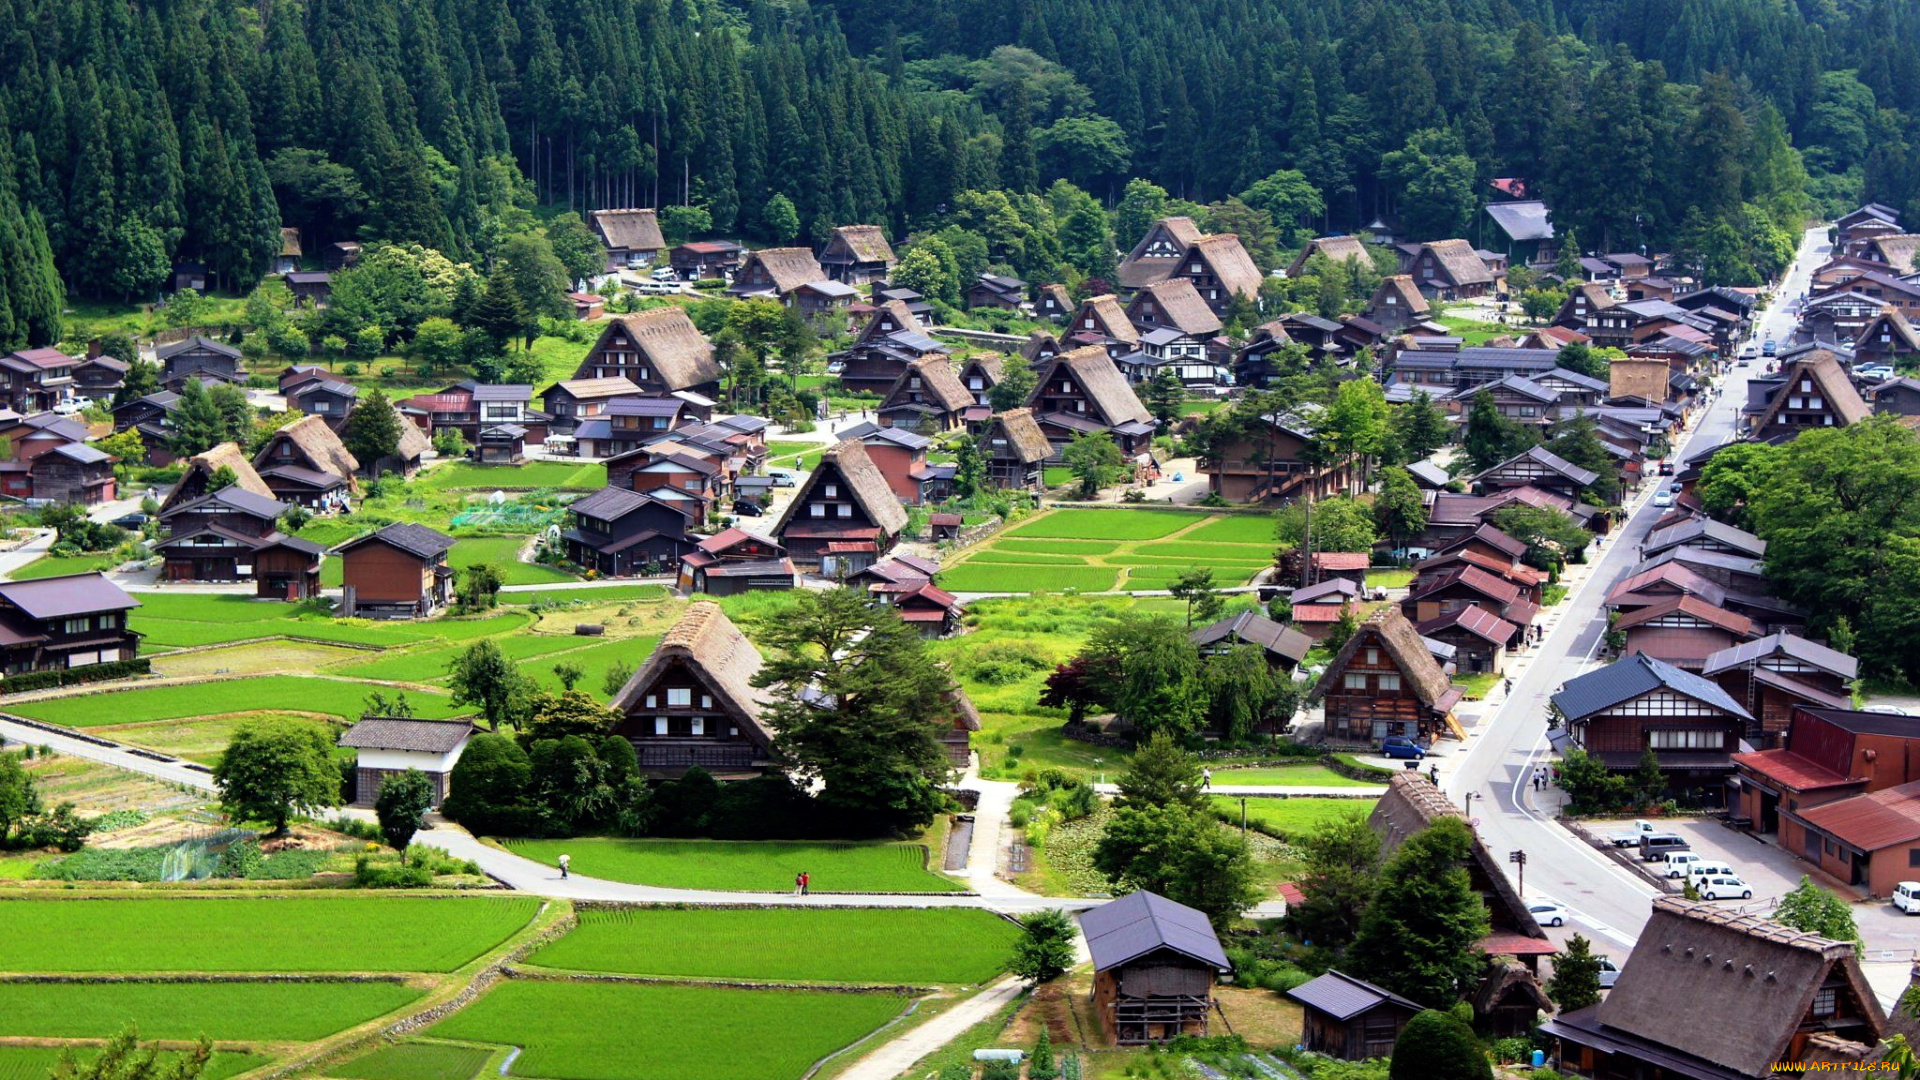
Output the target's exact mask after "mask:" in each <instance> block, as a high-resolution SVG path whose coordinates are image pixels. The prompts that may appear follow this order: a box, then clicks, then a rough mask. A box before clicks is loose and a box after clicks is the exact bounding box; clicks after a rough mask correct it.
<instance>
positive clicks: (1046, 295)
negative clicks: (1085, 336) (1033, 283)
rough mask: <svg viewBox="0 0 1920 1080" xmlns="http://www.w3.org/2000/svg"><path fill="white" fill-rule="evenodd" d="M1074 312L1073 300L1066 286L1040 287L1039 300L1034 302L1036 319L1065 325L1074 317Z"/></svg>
mask: <svg viewBox="0 0 1920 1080" xmlns="http://www.w3.org/2000/svg"><path fill="white" fill-rule="evenodd" d="M1073 311H1074V303H1073V298H1072V297H1070V296H1068V295H1067V287H1066V286H1065V285H1042V286H1040V291H1039V298H1038V299H1036V300H1035V301H1034V302H1033V314H1034V317H1035V318H1038V319H1048V320H1051V321H1053V322H1058V323H1063V322H1066V321H1067V319H1069V318H1071V317H1072V315H1073Z"/></svg>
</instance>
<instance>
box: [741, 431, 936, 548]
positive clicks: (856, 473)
mask: <svg viewBox="0 0 1920 1080" xmlns="http://www.w3.org/2000/svg"><path fill="white" fill-rule="evenodd" d="M835 474H837V475H838V476H839V477H840V482H841V483H844V484H845V485H846V486H847V491H848V493H850V494H851V495H852V496H853V501H854V502H855V503H856V504H857V505H858V506H859V507H860V509H861V510H862V511H864V512H865V513H866V516H867V519H868V520H870V521H872V522H873V523H874V524H876V525H878V526H880V528H881V529H882V530H883V531H884V532H886V533H887V534H888V535H898V534H899V533H900V531H901V530H902V529H905V528H906V527H907V508H906V507H904V506H901V505H900V500H899V498H898V497H897V496H895V495H894V493H893V489H892V488H890V487H888V486H887V478H886V477H885V476H882V475H881V474H880V467H879V466H878V465H875V464H874V463H873V459H872V458H870V457H868V456H867V448H866V447H865V446H862V445H861V444H860V440H859V439H842V440H840V442H838V443H836V444H835V445H834V446H833V447H832V448H831V449H829V450H828V451H827V452H826V453H825V454H823V455H821V457H820V464H818V465H816V466H814V469H813V471H812V472H810V473H808V474H807V479H806V482H804V483H802V484H801V485H800V489H799V490H798V491H796V492H794V493H793V501H791V502H789V503H788V504H787V509H786V512H785V513H783V514H781V515H780V523H779V524H778V525H775V526H774V529H773V534H774V535H775V536H777V537H784V536H785V535H786V530H787V526H788V525H790V524H792V523H793V521H794V519H795V518H796V517H798V512H799V510H800V508H801V507H802V506H804V505H805V504H806V501H807V496H808V495H809V494H811V493H812V491H813V489H814V486H815V485H816V484H819V483H820V482H821V478H822V477H830V476H833V475H835Z"/></svg>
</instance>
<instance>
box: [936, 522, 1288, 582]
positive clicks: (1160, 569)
mask: <svg viewBox="0 0 1920 1080" xmlns="http://www.w3.org/2000/svg"><path fill="white" fill-rule="evenodd" d="M1273 549H1274V525H1273V520H1272V519H1271V518H1269V517H1267V516H1265V515H1209V514H1206V513H1197V512H1193V511H1185V510H1153V509H1133V508H1116V509H1112V510H1089V509H1066V510H1054V511H1050V512H1048V513H1044V514H1040V515H1038V516H1036V517H1034V518H1032V519H1030V520H1028V521H1023V522H1021V523H1020V524H1018V525H1015V526H1014V527H1012V528H1010V529H1008V530H1006V531H1005V532H1004V533H1001V534H1000V535H998V536H996V537H994V538H993V539H991V540H989V541H987V542H986V543H984V544H981V545H979V546H977V547H971V548H968V549H966V550H965V551H963V552H962V553H960V555H959V556H958V557H956V558H955V559H954V560H953V561H952V562H950V563H949V564H948V565H947V566H946V567H945V568H944V569H942V570H941V572H940V584H941V586H942V587H943V588H946V589H948V590H951V591H955V592H1019V593H1031V592H1060V591H1064V590H1067V589H1073V590H1077V591H1079V592H1135V591H1145V590H1159V589H1165V588H1168V587H1170V586H1171V585H1172V584H1173V582H1174V579H1175V578H1177V577H1178V576H1179V575H1180V574H1182V573H1184V572H1185V571H1187V570H1189V569H1192V568H1194V567H1207V568H1209V569H1212V570H1213V572H1214V580H1215V581H1216V583H1217V584H1220V585H1222V586H1232V585H1244V584H1246V583H1247V582H1248V581H1250V580H1252V578H1253V576H1254V575H1255V574H1258V573H1259V572H1260V571H1262V570H1264V569H1266V568H1267V567H1269V566H1271V565H1272V564H1273Z"/></svg>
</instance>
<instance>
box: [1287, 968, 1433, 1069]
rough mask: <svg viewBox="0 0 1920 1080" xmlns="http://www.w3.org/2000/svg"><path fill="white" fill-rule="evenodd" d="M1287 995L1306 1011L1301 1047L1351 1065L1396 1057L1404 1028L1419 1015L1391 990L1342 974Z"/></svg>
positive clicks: (1329, 975)
mask: <svg viewBox="0 0 1920 1080" xmlns="http://www.w3.org/2000/svg"><path fill="white" fill-rule="evenodd" d="M1287 996H1288V997H1290V998H1292V999H1293V1000H1295V1001H1297V1002H1299V1003H1300V1007H1301V1010H1302V1013H1301V1017H1300V1045H1301V1046H1303V1047H1305V1048H1307V1049H1308V1050H1312V1051H1314V1052H1315V1053H1319V1054H1325V1055H1327V1056H1328V1057H1336V1058H1344V1059H1346V1060H1347V1061H1365V1060H1367V1059H1368V1058H1383V1057H1388V1056H1390V1055H1392V1053H1393V1044H1394V1041H1395V1040H1396V1039H1398V1038H1400V1031H1401V1029H1402V1028H1404V1027H1406V1026H1407V1021H1409V1020H1411V1019H1413V1017H1414V1014H1416V1013H1418V1012H1420V1011H1421V1009H1420V1006H1419V1005H1417V1004H1415V1003H1414V1002H1412V1001H1409V1000H1407V999H1406V998H1403V997H1401V996H1400V995H1399V994H1396V993H1394V992H1393V991H1391V990H1386V989H1382V988H1381V987H1378V986H1375V985H1373V984H1372V983H1370V982H1364V981H1362V980H1360V979H1356V978H1354V977H1353V976H1351V975H1342V974H1341V973H1340V972H1338V971H1329V972H1327V973H1326V974H1325V975H1322V976H1320V977H1319V978H1317V979H1315V980H1313V981H1312V982H1310V983H1306V984H1304V985H1301V986H1296V987H1294V988H1293V989H1291V990H1289V991H1287Z"/></svg>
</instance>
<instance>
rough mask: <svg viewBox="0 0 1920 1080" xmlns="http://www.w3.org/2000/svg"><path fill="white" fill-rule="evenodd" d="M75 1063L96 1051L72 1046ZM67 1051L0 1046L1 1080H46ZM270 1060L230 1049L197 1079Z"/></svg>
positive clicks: (217, 1079) (166, 1059) (173, 1055)
mask: <svg viewBox="0 0 1920 1080" xmlns="http://www.w3.org/2000/svg"><path fill="white" fill-rule="evenodd" d="M72 1049H73V1058H74V1061H75V1062H76V1063H78V1064H80V1065H83V1066H84V1065H87V1064H89V1063H91V1062H92V1061H93V1059H94V1058H95V1057H96V1056H97V1055H98V1052H97V1051H96V1050H95V1049H94V1048H93V1047H90V1046H76V1047H73V1048H72ZM66 1052H67V1050H66V1048H65V1047H59V1046H0V1080H47V1077H48V1076H50V1075H52V1073H53V1070H54V1068H55V1067H56V1066H58V1065H59V1064H60V1058H61V1055H63V1054H65V1053H66ZM181 1056H182V1055H181V1054H180V1053H179V1052H178V1051H172V1052H167V1053H163V1054H161V1055H160V1061H161V1064H162V1065H163V1066H165V1065H168V1064H171V1063H172V1062H174V1061H177V1060H179V1058H180V1057H181ZM269 1060H270V1059H268V1058H264V1057H261V1056H260V1055H258V1054H245V1053H240V1052H238V1051H233V1050H216V1051H214V1052H213V1056H212V1057H210V1058H208V1059H207V1067H206V1068H204V1069H202V1070H200V1076H199V1078H198V1080H227V1078H228V1077H230V1076H238V1075H240V1074H241V1073H243V1072H251V1071H253V1070H254V1069H257V1068H259V1067H260V1066H262V1065H265V1064H267V1062H268V1061H269Z"/></svg>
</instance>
